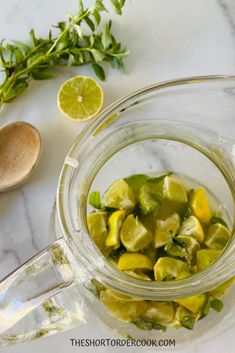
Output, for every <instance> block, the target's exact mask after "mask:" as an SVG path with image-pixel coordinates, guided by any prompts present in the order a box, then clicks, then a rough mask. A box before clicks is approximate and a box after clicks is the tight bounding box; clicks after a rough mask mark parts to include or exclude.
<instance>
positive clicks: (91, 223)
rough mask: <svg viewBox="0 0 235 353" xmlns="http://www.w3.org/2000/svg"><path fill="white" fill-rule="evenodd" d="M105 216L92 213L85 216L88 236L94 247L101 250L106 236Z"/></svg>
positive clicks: (99, 213)
mask: <svg viewBox="0 0 235 353" xmlns="http://www.w3.org/2000/svg"><path fill="white" fill-rule="evenodd" d="M106 219H107V214H106V213H105V212H93V213H90V214H88V216H87V226H88V230H89V234H90V236H91V238H92V239H93V241H94V243H95V244H96V246H97V247H98V248H99V249H100V250H102V249H103V246H104V242H105V238H106V235H107V226H106Z"/></svg>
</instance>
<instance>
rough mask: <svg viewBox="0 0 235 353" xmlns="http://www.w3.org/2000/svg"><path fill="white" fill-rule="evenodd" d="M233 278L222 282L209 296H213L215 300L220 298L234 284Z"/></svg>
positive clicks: (234, 278) (234, 279)
mask: <svg viewBox="0 0 235 353" xmlns="http://www.w3.org/2000/svg"><path fill="white" fill-rule="evenodd" d="M234 281H235V277H232V278H230V279H229V280H228V281H226V282H224V283H223V284H221V285H220V286H218V287H216V288H215V289H213V290H212V291H210V294H211V295H213V297H215V298H221V297H222V296H223V295H224V294H225V293H226V292H227V290H228V289H229V288H230V287H231V285H232V284H233V283H234Z"/></svg>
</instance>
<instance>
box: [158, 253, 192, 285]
mask: <svg viewBox="0 0 235 353" xmlns="http://www.w3.org/2000/svg"><path fill="white" fill-rule="evenodd" d="M186 270H187V265H186V263H185V262H183V261H181V260H177V259H173V258H171V257H160V258H159V259H158V260H157V262H156V264H155V266H154V277H155V279H156V281H163V280H165V279H166V280H170V279H175V278H176V277H178V276H179V274H180V273H181V272H182V271H186Z"/></svg>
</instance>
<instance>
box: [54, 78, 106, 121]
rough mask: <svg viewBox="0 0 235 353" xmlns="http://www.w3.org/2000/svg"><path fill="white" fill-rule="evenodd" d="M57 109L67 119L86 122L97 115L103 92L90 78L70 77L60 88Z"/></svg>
mask: <svg viewBox="0 0 235 353" xmlns="http://www.w3.org/2000/svg"><path fill="white" fill-rule="evenodd" d="M57 102H58V107H59V109H60V110H61V111H62V113H64V114H65V115H66V116H67V117H69V118H71V119H74V120H83V121H84V120H87V119H90V118H92V117H94V116H95V115H97V114H98V113H99V111H100V110H101V108H102V105H103V91H102V88H101V87H100V86H99V84H98V83H97V82H96V81H95V80H94V79H93V78H90V77H83V76H76V77H72V78H71V79H69V80H68V81H66V82H65V83H63V85H62V86H61V87H60V89H59V92H58V96H57Z"/></svg>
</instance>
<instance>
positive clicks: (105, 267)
mask: <svg viewBox="0 0 235 353" xmlns="http://www.w3.org/2000/svg"><path fill="white" fill-rule="evenodd" d="M218 80H224V81H226V80H228V81H231V80H234V81H235V76H229V75H213V76H197V77H189V78H183V79H178V80H172V81H164V82H161V83H157V84H154V85H150V86H147V87H145V88H143V89H140V90H138V91H135V92H134V93H133V94H130V95H128V96H125V97H123V98H121V99H119V100H118V101H116V102H114V103H113V104H111V105H110V106H109V107H107V108H106V109H105V110H104V111H103V112H101V113H100V114H99V116H98V117H97V118H96V119H95V120H94V121H92V122H90V123H89V124H88V125H87V126H86V127H85V129H84V130H83V131H82V132H81V133H80V134H79V135H78V137H77V139H76V141H75V143H74V144H73V145H72V147H71V149H70V151H69V153H68V155H67V157H66V158H68V157H69V158H70V159H73V156H74V153H75V152H76V149H77V148H78V146H79V145H81V144H82V143H83V142H84V141H85V140H86V138H88V137H89V136H91V134H93V135H94V131H97V129H98V130H99V129H100V125H101V126H102V128H105V127H106V126H107V124H105V122H106V121H107V120H108V119H109V118H110V116H112V114H113V113H115V111H117V110H118V108H119V107H121V106H122V105H123V104H125V103H128V102H129V101H131V100H132V99H133V98H134V99H135V98H138V97H139V98H140V97H141V98H142V99H143V100H144V98H145V96H146V98H147V97H148V94H149V93H151V92H157V91H158V90H160V89H162V88H171V87H174V86H178V85H183V84H200V83H206V82H209V81H218ZM173 122H174V123H177V121H173ZM178 122H180V121H178ZM188 125H194V126H198V125H199V124H192V123H190V122H189V123H188ZM199 126H200V125H199ZM208 130H211V129H209V128H208ZM211 131H213V130H211ZM207 157H208V156H207ZM216 166H217V167H218V165H216ZM219 169H220V168H219ZM73 170H74V167H72V166H71V165H68V164H66V163H65V164H64V165H63V168H62V171H61V174H60V178H59V184H58V189H57V214H58V218H59V224H60V227H61V229H62V232H63V236H65V237H67V239H68V240H69V241H71V243H72V244H73V241H74V239H73V235H72V234H74V229H72V227H71V223H70V221H69V219H68V217H67V215H66V207H67V206H66V205H65V200H66V197H64V196H65V195H66V193H68V189H67V188H66V187H65V184H66V182H67V183H68V181H69V178H70V177H71V175H72V172H73ZM220 171H221V170H220ZM226 181H227V180H226ZM229 188H230V186H229ZM230 190H231V188H230ZM231 193H232V191H231ZM232 195H233V199H234V194H233V193H232ZM233 222H234V219H233ZM233 227H234V223H233ZM233 231H234V229H233ZM78 233H79V234H76V235H77V236H79V240H80V241H82V244H83V247H84V250H85V249H86V250H87V249H88V250H89V251H90V252H91V254H88V256H87V254H86V253H85V252H84V251H83V256H84V258H85V257H86V262H87V263H89V261H92V258H94V256H95V258H96V259H98V261H97V266H95V269H94V270H95V272H94V277H96V278H98V279H100V280H101V281H102V282H104V283H106V284H107V285H109V286H110V287H112V288H113V289H116V290H121V291H122V292H124V293H126V294H130V295H132V296H137V297H145V298H147V299H156V297H157V298H158V299H160V300H171V299H173V298H177V297H179V298H180V297H184V296H192V295H195V294H197V293H200V292H205V291H207V290H208V289H211V288H212V286H214V287H216V286H217V285H219V284H221V283H223V282H225V281H226V280H227V279H229V278H231V277H232V275H233V274H234V261H233V262H232V264H231V266H229V268H228V267H225V266H220V265H219V264H221V263H223V262H222V260H223V255H226V254H227V253H226V254H225V253H224V254H222V255H221V257H219V259H218V261H216V262H215V263H214V264H213V265H211V266H210V267H209V268H208V269H205V270H203V271H200V272H198V273H196V274H194V275H193V276H191V277H189V278H186V279H181V280H177V281H167V282H156V281H152V282H146V281H144V280H139V279H135V278H132V277H130V276H128V275H126V274H125V273H122V272H121V271H119V270H117V269H116V268H114V266H113V265H112V264H111V263H110V262H109V261H108V260H107V259H106V258H105V257H104V256H103V255H102V254H101V253H100V251H99V250H98V248H96V247H95V245H94V244H93V242H92V241H91V240H89V237H87V234H86V233H84V232H83V231H80V232H78ZM80 250H81V248H80ZM228 250H229V249H228ZM89 251H88V252H89ZM89 255H91V256H89ZM227 255H228V254H227ZM82 260H83V259H81V263H82ZM213 284H214V285H213ZM176 291H177V292H176Z"/></svg>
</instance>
